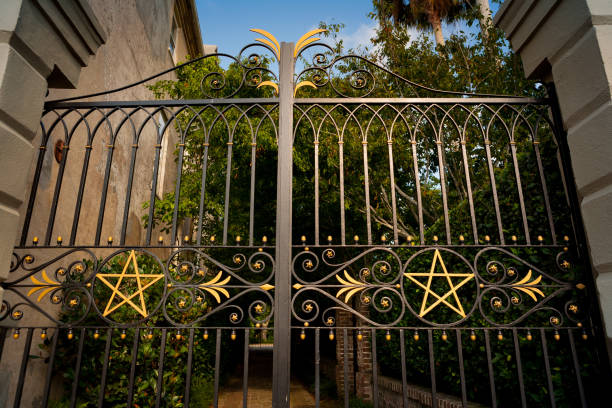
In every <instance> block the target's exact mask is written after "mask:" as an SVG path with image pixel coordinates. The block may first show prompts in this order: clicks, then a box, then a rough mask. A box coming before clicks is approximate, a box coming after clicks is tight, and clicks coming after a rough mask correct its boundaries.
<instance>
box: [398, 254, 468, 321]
mask: <svg viewBox="0 0 612 408" xmlns="http://www.w3.org/2000/svg"><path fill="white" fill-rule="evenodd" d="M438 261H439V262H440V265H441V266H442V270H443V271H444V272H443V273H436V264H437V263H438ZM404 276H405V277H407V278H408V279H410V280H411V281H413V282H414V283H416V284H417V285H419V286H420V287H421V288H423V289H425V295H423V302H422V303H421V311H420V312H419V316H420V317H423V316H425V315H426V314H427V313H429V312H430V311H432V310H433V309H435V308H436V307H437V306H438V305H439V304H440V303H443V304H444V305H446V306H447V307H449V308H450V309H451V310H453V311H455V312H457V313H458V314H459V315H460V316H461V317H465V312H464V310H463V306H462V305H461V302H460V301H459V296H457V289H459V288H460V287H461V286H463V285H465V284H466V283H468V282H469V281H470V280H471V279H473V278H474V274H473V273H448V270H447V269H446V265H444V261H443V260H442V256H441V255H440V251H439V250H437V249H436V252H435V253H434V258H433V261H432V263H431V269H430V270H429V272H417V273H405V274H404ZM423 276H426V277H427V285H424V284H423V283H422V282H419V281H418V280H417V279H415V277H423ZM434 276H436V277H445V278H446V280H447V281H448V286H449V290H448V292H446V293H445V294H444V295H442V296H440V295H438V294H437V293H436V292H434V291H432V290H431V281H432V280H433V278H434ZM451 278H464V279H463V280H462V281H461V282H460V283H459V284H457V285H455V284H454V283H453V280H452V279H451ZM430 294H431V296H433V297H435V298H437V300H436V301H435V302H433V303H432V304H431V305H429V306H427V299H428V297H429V295H430ZM451 295H452V296H453V298H454V299H455V304H456V305H453V304H451V303H450V302H448V301H447V300H446V299H447V298H448V297H449V296H451Z"/></svg>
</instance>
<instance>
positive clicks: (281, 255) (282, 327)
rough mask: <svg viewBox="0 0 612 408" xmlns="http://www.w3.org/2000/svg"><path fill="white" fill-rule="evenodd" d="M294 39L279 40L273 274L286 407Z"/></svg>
mask: <svg viewBox="0 0 612 408" xmlns="http://www.w3.org/2000/svg"><path fill="white" fill-rule="evenodd" d="M293 46H294V44H293V43H286V42H283V43H282V44H281V55H280V68H279V69H280V73H279V79H280V81H279V89H280V94H279V115H278V116H279V135H278V170H277V187H276V188H277V191H276V264H277V269H276V274H275V276H274V282H275V285H274V286H275V288H274V292H275V299H274V355H273V367H272V371H273V375H272V378H273V391H272V406H274V407H275V408H288V407H289V386H290V376H291V370H290V367H291V366H290V358H291V307H290V303H291V265H292V262H291V258H292V256H291V235H292V230H291V228H292V227H291V223H292V204H293V202H292V201H293V199H292V197H293V191H292V183H293V69H294V60H293Z"/></svg>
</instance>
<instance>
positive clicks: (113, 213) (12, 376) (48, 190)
mask: <svg viewBox="0 0 612 408" xmlns="http://www.w3.org/2000/svg"><path fill="white" fill-rule="evenodd" d="M173 3H174V1H173V0H90V1H89V5H90V6H91V10H92V12H93V13H94V14H95V16H96V17H97V19H98V21H99V24H100V26H101V27H102V29H103V30H104V31H105V33H106V38H105V44H104V45H102V46H101V47H100V48H99V49H98V50H97V52H96V54H95V55H94V56H93V57H92V58H91V59H90V60H89V61H88V65H87V66H86V67H85V68H83V69H82V72H81V75H80V79H79V81H78V86H77V87H76V89H50V90H49V93H48V95H47V98H46V99H47V100H54V99H61V98H67V97H72V96H78V95H84V94H89V93H95V92H101V91H105V90H109V89H113V88H117V87H120V86H123V85H126V84H129V83H132V82H136V81H139V80H141V79H143V78H146V77H148V76H151V75H154V74H156V73H158V72H160V71H163V70H165V69H167V68H170V67H172V66H174V61H173V58H172V55H171V53H170V51H169V49H168V46H169V38H170V27H171V22H172V20H171V18H172V14H173ZM0 14H1V13H0ZM180 33H181V30H179V34H180ZM179 44H182V46H181V47H177V49H176V51H175V56H176V57H178V59H185V56H186V46H185V39H180V41H179ZM1 50H2V45H1V44H0V51H1ZM15 75H17V78H14V79H13V81H11V83H12V84H14V86H18V87H19V89H15V90H13V91H14V92H13V94H18V93H21V92H23V91H24V86H26V87H27V86H28V85H29V84H32V85H35V82H34V81H33V80H31V79H30V78H26V77H23V74H22V73H20V72H16V73H15ZM174 77H175V76H174V74H172V73H171V74H167V75H165V76H164V77H161V78H160V79H172V78H174ZM40 79H41V81H42V83H41V85H40V86H44V78H40ZM40 86H39V87H40ZM10 91H11V88H9V87H5V86H4V85H3V86H2V92H10ZM39 92H41V93H44V89H43V90H42V91H39ZM41 96H42V95H41ZM149 99H153V95H152V93H151V92H150V91H149V90H148V89H146V88H145V86H144V85H140V86H136V87H133V88H130V89H127V90H124V91H121V92H117V93H114V94H109V95H104V96H100V97H95V98H91V100H98V101H99V100H106V101H110V100H149ZM40 102H41V103H42V98H41V101H40ZM41 108H42V106H41ZM24 110H25V111H27V107H24ZM32 115H33V116H39V115H40V113H39V112H33V113H32ZM145 117H146V115H145V114H144V113H137V114H135V115H134V116H133V120H134V123H135V124H136V126H139V125H140V124H141V123H142V122H143V121H144V119H145ZM78 118H79V117H78V116H77V115H76V114H70V115H68V116H66V118H65V123H66V125H67V127H68V129H69V130H70V128H71V127H72V125H73V124H74V123H76V121H77V120H78ZM100 118H102V115H101V114H99V113H97V112H94V113H92V114H91V115H90V116H89V123H90V124H93V123H96V122H97V120H98V119H100ZM109 118H110V123H111V125H112V127H113V129H114V128H116V126H117V124H118V123H119V122H120V121H121V120H122V119H124V118H125V114H124V113H121V112H117V113H115V114H113V115H112V116H110V117H109ZM155 118H156V119H159V115H156V116H155ZM54 119H55V115H48V116H47V117H44V118H43V123H44V124H45V126H47V128H48V125H49V124H50V123H51V122H52V121H53V120H54ZM94 119H95V120H94ZM31 122H33V125H32V139H31V145H30V146H32V145H33V146H34V149H31V147H30V149H31V150H32V153H31V154H30V157H31V159H30V160H23V155H22V156H21V157H20V156H18V155H15V157H16V158H18V159H17V162H16V163H15V164H16V165H18V166H17V167H18V168H17V170H19V168H21V169H22V170H21V172H22V173H23V175H24V177H23V179H19V180H21V181H19V180H17V181H18V182H21V183H22V185H21V186H20V188H21V189H23V186H24V185H28V187H27V189H25V190H26V191H27V193H25V194H24V193H21V195H22V196H23V199H22V202H21V204H20V205H18V206H17V209H16V211H15V215H16V214H19V221H17V217H14V218H15V220H14V221H13V222H14V223H15V224H16V225H19V226H21V225H22V223H23V219H24V214H25V209H26V206H27V201H26V200H25V199H26V198H27V195H28V193H29V191H30V185H31V179H32V175H33V171H34V168H35V161H36V158H37V156H38V154H39V152H40V151H41V150H40V149H38V146H40V144H41V136H42V134H41V131H40V128H39V126H37V123H36V122H38V119H33V120H32V121H31ZM0 126H3V125H2V124H0ZM170 128H171V130H169V131H167V132H166V136H167V137H165V143H167V156H166V161H165V162H164V163H162V164H161V165H160V166H163V167H165V169H164V174H165V177H164V179H163V188H161V189H158V191H163V192H168V191H172V190H173V189H174V180H175V177H176V164H175V162H174V156H173V154H172V152H173V150H174V146H175V144H176V142H177V134H176V132H175V131H174V130H172V128H173V127H172V126H171V127H170ZM90 130H92V129H90ZM157 134H158V128H157V126H156V123H155V122H153V121H151V123H150V124H149V125H147V126H146V127H145V128H144V129H143V131H142V133H141V135H140V138H139V141H138V144H139V147H138V155H137V160H136V165H135V168H134V181H133V183H134V188H133V190H132V196H131V204H130V208H129V222H128V229H127V237H126V245H140V244H142V243H143V240H144V226H143V223H142V216H143V215H144V214H145V209H143V207H142V204H143V203H144V202H145V201H148V200H149V199H150V194H151V181H152V174H153V159H154V154H155V150H156V148H155V145H156V143H157V141H156V139H157ZM66 136H67V135H66V133H65V131H64V128H63V126H62V125H59V126H58V127H57V128H56V130H55V131H54V132H53V133H52V136H51V138H50V141H49V143H48V144H47V149H46V150H43V152H44V155H45V159H44V163H43V171H42V173H41V179H40V184H39V189H38V192H37V200H36V203H35V206H34V211H33V214H32V221H31V226H30V233H29V235H28V242H30V241H31V240H32V238H33V237H34V236H36V237H39V239H40V240H41V241H42V240H43V239H44V238H43V237H44V236H45V232H46V229H47V225H48V219H49V211H50V209H51V203H52V198H53V194H54V191H55V186H56V183H57V180H58V170H59V168H60V165H59V164H58V163H57V162H56V160H55V157H54V154H53V150H54V149H53V146H54V145H55V143H56V141H58V140H60V139H61V140H66ZM110 137H111V132H110V131H109V130H108V128H107V127H106V126H102V127H101V128H100V130H99V132H98V133H97V134H96V135H95V137H94V140H93V143H91V159H90V163H89V170H88V172H87V182H86V186H85V195H84V199H83V202H82V204H81V205H82V212H81V217H80V220H79V229H78V233H77V236H76V237H77V238H76V242H75V244H76V245H79V244H88V245H91V242H92V240H93V234H94V233H95V229H96V223H97V219H98V207H99V202H100V196H101V190H102V186H103V184H104V174H105V169H106V163H107V154H108V144H109V140H110ZM133 137H134V132H133V129H132V128H131V126H129V125H127V126H124V127H123V128H122V130H121V131H120V132H119V134H118V135H117V140H116V142H115V147H114V152H113V161H112V166H111V173H110V175H111V177H110V183H109V190H108V198H107V202H106V206H105V216H104V224H103V229H102V242H103V243H105V242H106V239H107V237H109V236H112V237H114V239H115V243H118V237H119V233H120V230H121V220H122V216H123V211H124V203H125V197H126V190H127V188H126V185H127V178H128V173H129V171H128V170H129V167H130V157H131V153H132V144H133ZM87 145H88V143H87V130H86V127H85V126H84V125H80V126H79V127H77V128H76V131H75V132H74V134H73V135H72V137H71V139H70V143H69V147H70V149H69V150H67V151H65V153H66V152H67V154H68V159H67V162H66V169H65V172H64V176H63V181H62V187H61V188H62V190H61V191H62V193H61V194H60V200H59V202H58V206H57V215H56V220H55V223H54V228H53V231H52V237H53V240H52V242H55V239H56V237H57V236H62V238H63V239H64V242H66V243H67V240H68V237H69V235H70V229H71V225H72V220H73V218H74V209H75V206H76V198H77V191H78V188H79V183H80V178H81V173H82V166H83V159H84V156H85V151H86V146H87ZM3 164H4V163H3ZM28 168H29V171H28ZM14 170H15V168H14V169H13V171H14ZM8 174H10V173H9V170H8V169H6V171H5V172H4V176H3V177H5V176H6V175H8ZM26 175H27V178H26ZM17 229H19V227H17ZM156 236H157V235H154V237H156ZM19 238H20V237H19V234H17V235H16V236H14V237H13V240H14V243H15V244H17V243H18V241H19ZM60 252H62V250H51V251H47V252H45V253H44V254H40V256H39V259H37V260H36V262H37V263H39V262H44V260H45V259H50V258H52V257H53V256H55V255H57V254H59V253H60ZM69 261H70V260H69V259H65V260H63V261H62V262H63V264H65V263H67V262H69ZM13 278H15V276H11V279H13ZM6 299H7V300H8V301H9V303H11V304H15V302H17V301H18V299H17V298H16V295H14V294H11V293H7V294H6ZM47 303H48V302H45V304H47ZM24 311H25V312H26V313H25V314H24V318H23V319H22V320H21V321H20V322H19V325H21V326H25V325H43V326H44V325H45V324H48V321H47V320H46V319H44V318H43V317H41V316H40V315H39V314H37V313H36V312H33V311H31V310H30V309H28V308H25V309H24ZM47 311H48V312H50V313H52V314H53V313H56V310H54V308H53V307H51V308H47ZM10 334H11V333H9V336H8V338H7V340H6V343H5V346H4V350H3V355H2V361H1V364H0V406H4V404H5V403H7V404H10V403H11V399H12V397H13V395H14V390H15V387H16V382H17V377H18V374H19V366H20V364H21V355H22V353H23V352H24V344H25V337H26V336H25V332H22V335H21V336H20V338H19V339H17V340H14V339H12V337H11V336H10ZM52 334H53V332H52V331H49V332H48V335H49V338H50V337H51V335H52ZM39 335H40V331H39V330H37V331H36V332H35V334H34V337H33V339H34V340H33V342H32V346H31V348H30V354H31V355H36V356H39V357H42V358H39V359H30V361H29V363H28V371H27V373H26V387H25V389H24V393H23V397H22V401H21V405H22V406H40V405H41V398H42V387H41V384H44V382H45V375H46V368H47V363H46V361H45V359H44V357H46V355H47V352H46V351H45V350H44V349H41V348H40V346H39V345H40V344H41V343H42V342H43V341H42V340H41V339H40V337H39ZM63 363H66V362H56V364H63ZM59 391H60V387H57V384H54V392H52V396H51V399H56V398H59V394H58V392H59ZM3 396H4V398H6V397H8V401H2V399H1V398H3ZM7 406H8V405H7Z"/></svg>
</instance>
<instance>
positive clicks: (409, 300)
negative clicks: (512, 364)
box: [292, 246, 585, 328]
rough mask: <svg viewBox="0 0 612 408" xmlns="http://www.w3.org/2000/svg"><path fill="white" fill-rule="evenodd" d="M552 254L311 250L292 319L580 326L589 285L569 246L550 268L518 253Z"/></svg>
mask: <svg viewBox="0 0 612 408" xmlns="http://www.w3.org/2000/svg"><path fill="white" fill-rule="evenodd" d="M296 249H297V248H296ZM554 249H555V248H550V250H548V249H545V250H539V251H538V250H537V249H536V250H533V249H530V250H527V251H520V250H517V249H508V248H501V247H480V248H474V247H471V248H466V247H463V248H462V247H444V246H432V247H426V246H425V247H423V246H419V247H414V246H412V247H410V246H409V247H406V246H404V247H396V246H381V247H372V248H360V247H356V248H348V247H338V246H336V247H334V246H329V247H316V248H308V247H307V248H305V249H303V250H301V251H300V252H298V253H297V254H296V255H295V256H294V258H293V271H292V274H293V282H294V285H293V289H294V294H293V298H292V311H293V316H294V318H295V319H297V320H298V321H299V322H301V323H302V324H304V325H305V326H311V325H317V324H322V325H324V326H330V327H331V326H334V325H335V324H336V316H335V312H336V311H345V312H348V313H350V314H352V315H354V316H355V318H356V319H357V323H358V324H357V325H360V326H361V325H366V326H368V325H369V326H374V327H394V326H398V327H414V326H422V325H425V326H433V327H451V326H453V327H454V326H457V327H464V326H465V327H512V326H521V325H527V326H531V327H550V328H562V327H576V326H579V327H582V325H583V324H584V319H585V315H584V314H583V313H582V310H583V308H584V306H579V304H581V303H583V302H584V299H582V298H583V297H584V295H582V294H581V292H582V289H584V287H585V286H584V285H583V284H581V283H576V282H573V273H572V271H571V267H570V263H569V261H568V260H567V259H566V258H567V253H568V248H567V247H565V248H564V249H561V252H559V253H558V254H557V255H556V256H555V257H553V258H554V259H553V262H552V263H551V262H548V265H547V266H546V267H545V268H542V267H538V266H537V265H534V264H533V263H532V262H530V261H528V260H526V259H524V258H522V257H521V256H519V255H516V254H515V253H521V252H523V253H526V254H527V255H532V256H533V255H534V254H536V253H538V252H540V253H546V252H551V250H554ZM559 249H560V248H559ZM339 252H342V253H344V254H346V256H343V257H339V256H338V255H337V254H338V253H339ZM529 252H531V254H529ZM353 254H355V255H354V256H353ZM468 254H469V255H468ZM339 258H340V259H341V260H339ZM558 276H563V277H564V278H565V279H560V278H558Z"/></svg>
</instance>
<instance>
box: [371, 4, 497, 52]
mask: <svg viewBox="0 0 612 408" xmlns="http://www.w3.org/2000/svg"><path fill="white" fill-rule="evenodd" d="M479 1H482V2H484V3H486V6H487V8H488V0H479ZM473 2H474V0H374V7H375V10H376V14H378V18H379V19H380V21H383V22H384V21H388V20H389V19H390V18H392V19H393V22H394V23H395V24H403V25H408V26H412V27H418V28H421V29H429V28H431V29H433V32H434V36H435V39H436V44H437V45H441V46H444V44H445V42H444V35H443V33H442V21H447V22H453V21H455V20H457V19H461V18H464V17H465V15H466V13H467V12H468V11H469V10H470V8H471V7H472V4H473ZM481 4H482V3H481Z"/></svg>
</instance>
